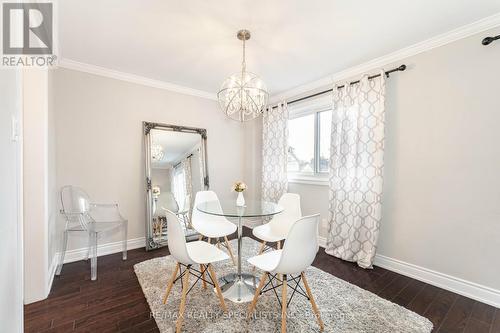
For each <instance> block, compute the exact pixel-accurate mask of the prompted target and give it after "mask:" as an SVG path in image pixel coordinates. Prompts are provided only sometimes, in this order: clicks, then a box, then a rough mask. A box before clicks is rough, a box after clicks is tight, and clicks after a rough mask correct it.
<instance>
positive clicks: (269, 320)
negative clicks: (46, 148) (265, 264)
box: [134, 237, 432, 333]
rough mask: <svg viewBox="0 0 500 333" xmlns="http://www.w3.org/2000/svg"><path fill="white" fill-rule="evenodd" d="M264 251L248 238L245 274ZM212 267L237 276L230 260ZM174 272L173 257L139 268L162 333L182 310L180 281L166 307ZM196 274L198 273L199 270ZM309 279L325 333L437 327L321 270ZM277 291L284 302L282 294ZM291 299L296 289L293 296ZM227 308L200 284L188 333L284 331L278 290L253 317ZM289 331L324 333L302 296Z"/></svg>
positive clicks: (239, 307)
mask: <svg viewBox="0 0 500 333" xmlns="http://www.w3.org/2000/svg"><path fill="white" fill-rule="evenodd" d="M231 246H232V249H233V250H234V251H237V241H236V240H233V241H231ZM259 246H260V244H259V243H258V242H256V241H255V240H253V239H251V238H248V237H244V238H243V250H242V254H243V261H242V271H243V272H251V270H252V267H251V266H250V265H249V264H248V263H247V261H246V258H249V257H251V256H254V255H256V254H257V253H258V249H259ZM213 267H214V270H215V273H216V274H217V277H219V278H220V277H222V276H224V275H226V274H228V273H234V272H236V267H235V266H234V265H233V264H232V262H231V260H230V259H229V260H226V261H224V262H220V263H216V264H214V265H213ZM174 268H175V261H174V260H173V258H172V257H171V256H167V257H161V258H155V259H151V260H147V261H143V262H141V263H138V264H136V265H135V266H134V270H135V274H136V275H137V278H138V279H139V283H140V284H141V287H142V291H143V292H144V295H145V296H146V299H147V301H148V303H149V307H150V308H151V315H152V316H153V317H154V318H155V320H156V323H157V325H158V328H159V329H160V332H162V333H167V332H168V333H170V332H174V331H175V321H176V320H177V316H178V311H179V304H180V299H181V283H180V281H178V282H177V283H176V284H175V285H174V287H173V288H172V291H171V293H170V296H169V298H168V302H167V304H165V305H164V304H163V303H162V298H163V295H164V292H165V287H166V285H167V282H168V280H169V278H170V276H171V274H172V272H173V270H174ZM196 269H198V270H199V267H197V268H196ZM255 274H256V275H257V276H259V277H260V276H261V275H262V272H260V271H259V270H256V271H255ZM306 277H307V280H308V282H309V285H310V287H311V290H312V293H313V295H314V298H315V300H316V303H317V304H318V307H319V309H320V311H321V317H322V319H323V322H324V324H325V330H324V332H339V333H340V332H342V333H346V332H374V333H375V332H376V333H384V332H387V333H396V332H398V333H401V332H412V333H414V332H422V333H428V332H431V330H432V323H431V322H430V321H429V320H428V319H426V318H424V317H422V316H420V315H418V314H416V313H414V312H412V311H410V310H408V309H405V308H404V307H401V306H399V305H397V304H394V303H392V302H389V301H387V300H385V299H383V298H381V297H378V296H377V295H375V294H373V293H371V292H369V291H366V290H364V289H361V288H359V287H357V286H355V285H353V284H350V283H348V282H346V281H344V280H341V279H338V278H336V277H335V276H333V275H331V274H328V273H326V272H324V271H322V270H320V269H317V268H315V267H310V268H308V269H307V271H306ZM195 280H196V278H195V277H194V276H191V277H190V283H191V284H192V283H193V282H194V281H195ZM277 292H278V295H280V297H281V291H280V289H278V290H277ZM290 294H291V289H289V292H288V297H290ZM226 305H227V308H228V312H227V313H223V312H222V310H221V308H220V306H219V300H218V298H217V296H216V294H215V292H214V291H213V289H212V288H210V285H208V288H207V289H205V290H204V289H202V283H201V281H198V284H197V285H196V286H195V287H194V288H193V289H192V290H191V292H190V293H189V294H188V296H187V302H186V313H185V315H184V323H183V332H197V333H198V332H203V333H222V332H228V333H236V332H280V329H281V309H280V306H279V304H278V300H277V299H276V296H275V294H274V292H273V291H269V292H267V293H265V294H263V295H262V296H261V297H259V300H258V303H257V306H256V312H255V314H254V317H253V318H247V317H246V311H247V308H248V305H249V303H244V304H236V303H233V302H231V301H229V300H226ZM287 332H290V333H298V332H301V333H302V332H320V330H319V326H318V324H317V322H316V318H315V316H314V313H313V311H312V308H311V304H310V303H309V301H308V300H307V299H306V298H305V297H303V296H301V295H299V294H297V293H296V294H295V295H294V296H293V300H292V301H291V303H290V305H289V307H288V318H287Z"/></svg>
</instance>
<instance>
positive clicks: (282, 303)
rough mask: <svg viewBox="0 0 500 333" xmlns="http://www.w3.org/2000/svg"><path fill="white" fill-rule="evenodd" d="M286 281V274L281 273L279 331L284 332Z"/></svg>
mask: <svg viewBox="0 0 500 333" xmlns="http://www.w3.org/2000/svg"><path fill="white" fill-rule="evenodd" d="M287 286H288V284H287V282H286V274H284V275H283V287H282V291H281V333H286V305H287V296H286V291H287Z"/></svg>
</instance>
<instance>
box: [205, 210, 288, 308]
mask: <svg viewBox="0 0 500 333" xmlns="http://www.w3.org/2000/svg"><path fill="white" fill-rule="evenodd" d="M196 209H198V210H199V211H201V212H203V213H206V214H210V215H218V216H224V217H229V218H237V219H238V270H237V272H236V273H234V274H229V275H226V276H224V277H222V278H221V279H220V280H221V290H222V295H224V298H226V299H229V300H230V301H233V302H236V303H244V302H250V301H251V300H252V298H253V296H254V293H255V289H256V287H257V285H258V283H259V281H258V278H257V277H255V275H253V274H250V273H242V272H241V245H242V235H243V226H242V221H243V219H244V218H255V217H266V216H272V215H276V214H279V213H281V212H282V211H283V208H282V207H281V206H279V205H277V204H275V203H272V202H268V201H259V200H246V202H245V206H243V207H241V206H236V200H227V201H224V200H221V201H220V202H219V201H207V202H203V203H201V204H199V205H197V206H196Z"/></svg>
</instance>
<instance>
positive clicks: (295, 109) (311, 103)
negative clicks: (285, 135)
mask: <svg viewBox="0 0 500 333" xmlns="http://www.w3.org/2000/svg"><path fill="white" fill-rule="evenodd" d="M331 110H332V101H331V96H329V95H327V96H322V97H319V98H315V99H311V100H305V101H304V102H301V103H299V104H298V105H291V106H290V107H289V114H290V116H289V119H290V120H291V119H296V118H300V117H304V116H307V115H310V114H314V173H306V172H292V171H290V172H287V176H288V182H289V183H297V184H309V185H328V184H329V181H328V179H329V172H319V163H320V159H319V156H320V147H319V139H320V138H319V136H320V117H319V114H320V113H321V112H324V111H331Z"/></svg>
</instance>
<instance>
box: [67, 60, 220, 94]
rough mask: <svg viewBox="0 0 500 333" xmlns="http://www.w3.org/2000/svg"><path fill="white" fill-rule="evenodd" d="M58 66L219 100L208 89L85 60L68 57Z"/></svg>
mask: <svg viewBox="0 0 500 333" xmlns="http://www.w3.org/2000/svg"><path fill="white" fill-rule="evenodd" d="M58 67H62V68H66V69H71V70H75V71H79V72H84V73H89V74H94V75H99V76H104V77H108V78H111V79H116V80H121V81H125V82H130V83H135V84H140V85H143V86H147V87H153V88H158V89H164V90H168V91H172V92H176V93H180V94H184V95H191V96H196V97H201V98H207V99H211V100H217V95H216V94H214V93H210V92H207V91H203V90H198V89H193V88H189V87H184V86H180V85H177V84H174V83H170V82H165V81H160V80H155V79H150V78H147V77H144V76H139V75H135V74H130V73H125V72H120V71H116V70H113V69H109V68H105V67H101V66H96V65H91V64H86V63H83V62H79V61H75V60H71V59H67V58H61V59H59V61H58Z"/></svg>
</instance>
